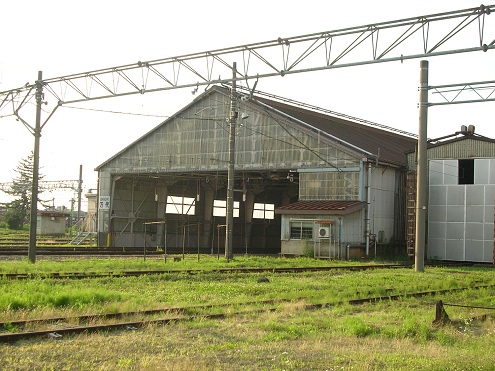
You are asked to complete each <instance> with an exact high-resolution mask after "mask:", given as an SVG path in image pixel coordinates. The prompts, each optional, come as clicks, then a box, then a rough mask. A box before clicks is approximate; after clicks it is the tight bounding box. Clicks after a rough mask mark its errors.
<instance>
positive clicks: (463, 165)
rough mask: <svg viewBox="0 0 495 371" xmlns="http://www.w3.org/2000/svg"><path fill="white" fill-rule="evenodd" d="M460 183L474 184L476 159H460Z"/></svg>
mask: <svg viewBox="0 0 495 371" xmlns="http://www.w3.org/2000/svg"><path fill="white" fill-rule="evenodd" d="M458 167H459V184H474V159H469V160H459V164H458Z"/></svg>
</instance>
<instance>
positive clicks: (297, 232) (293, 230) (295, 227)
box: [290, 221, 313, 240]
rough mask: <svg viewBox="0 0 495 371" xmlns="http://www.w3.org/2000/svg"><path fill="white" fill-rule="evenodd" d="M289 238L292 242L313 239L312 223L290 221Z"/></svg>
mask: <svg viewBox="0 0 495 371" xmlns="http://www.w3.org/2000/svg"><path fill="white" fill-rule="evenodd" d="M290 238H291V239H293V240H306V239H307V240H311V239H313V223H312V222H304V221H291V222H290Z"/></svg>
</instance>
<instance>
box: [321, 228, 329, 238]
mask: <svg viewBox="0 0 495 371" xmlns="http://www.w3.org/2000/svg"><path fill="white" fill-rule="evenodd" d="M318 237H319V238H330V227H319V228H318Z"/></svg>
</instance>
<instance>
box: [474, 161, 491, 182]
mask: <svg viewBox="0 0 495 371" xmlns="http://www.w3.org/2000/svg"><path fill="white" fill-rule="evenodd" d="M489 176H490V160H488V159H476V160H474V184H488V178H489Z"/></svg>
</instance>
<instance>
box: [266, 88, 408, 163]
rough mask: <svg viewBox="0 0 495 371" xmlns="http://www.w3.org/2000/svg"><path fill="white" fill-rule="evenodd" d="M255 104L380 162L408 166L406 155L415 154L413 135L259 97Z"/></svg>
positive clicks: (347, 117)
mask: <svg viewBox="0 0 495 371" xmlns="http://www.w3.org/2000/svg"><path fill="white" fill-rule="evenodd" d="M256 100H258V101H260V102H262V103H264V104H266V105H267V106H269V107H271V108H274V109H276V110H277V111H279V112H282V113H284V114H285V115H287V117H289V118H290V117H292V118H295V119H297V120H299V121H302V122H304V123H307V124H310V125H311V126H313V127H315V128H317V129H319V130H322V131H323V132H325V133H327V134H329V135H332V136H333V137H335V138H337V139H340V140H341V141H342V142H344V143H348V144H352V145H353V146H355V147H358V148H360V149H362V150H364V151H366V152H369V153H371V154H373V155H375V156H377V157H378V161H383V162H387V163H390V164H395V165H399V166H404V165H406V162H407V161H406V151H410V150H414V148H415V146H416V143H417V140H416V138H414V137H413V134H409V133H407V134H409V135H406V133H405V132H402V133H403V134H400V133H398V132H393V131H390V130H385V129H383V128H381V127H379V125H377V126H370V125H365V124H362V123H359V122H356V121H355V120H357V119H354V120H352V119H351V118H350V117H349V116H344V115H342V116H344V117H345V118H342V117H339V116H336V115H333V114H328V113H325V112H324V110H321V111H320V112H319V111H315V110H310V109H307V108H304V107H303V106H297V105H292V104H287V103H284V102H279V101H275V100H271V99H267V98H264V97H256ZM389 129H391V128H389Z"/></svg>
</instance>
